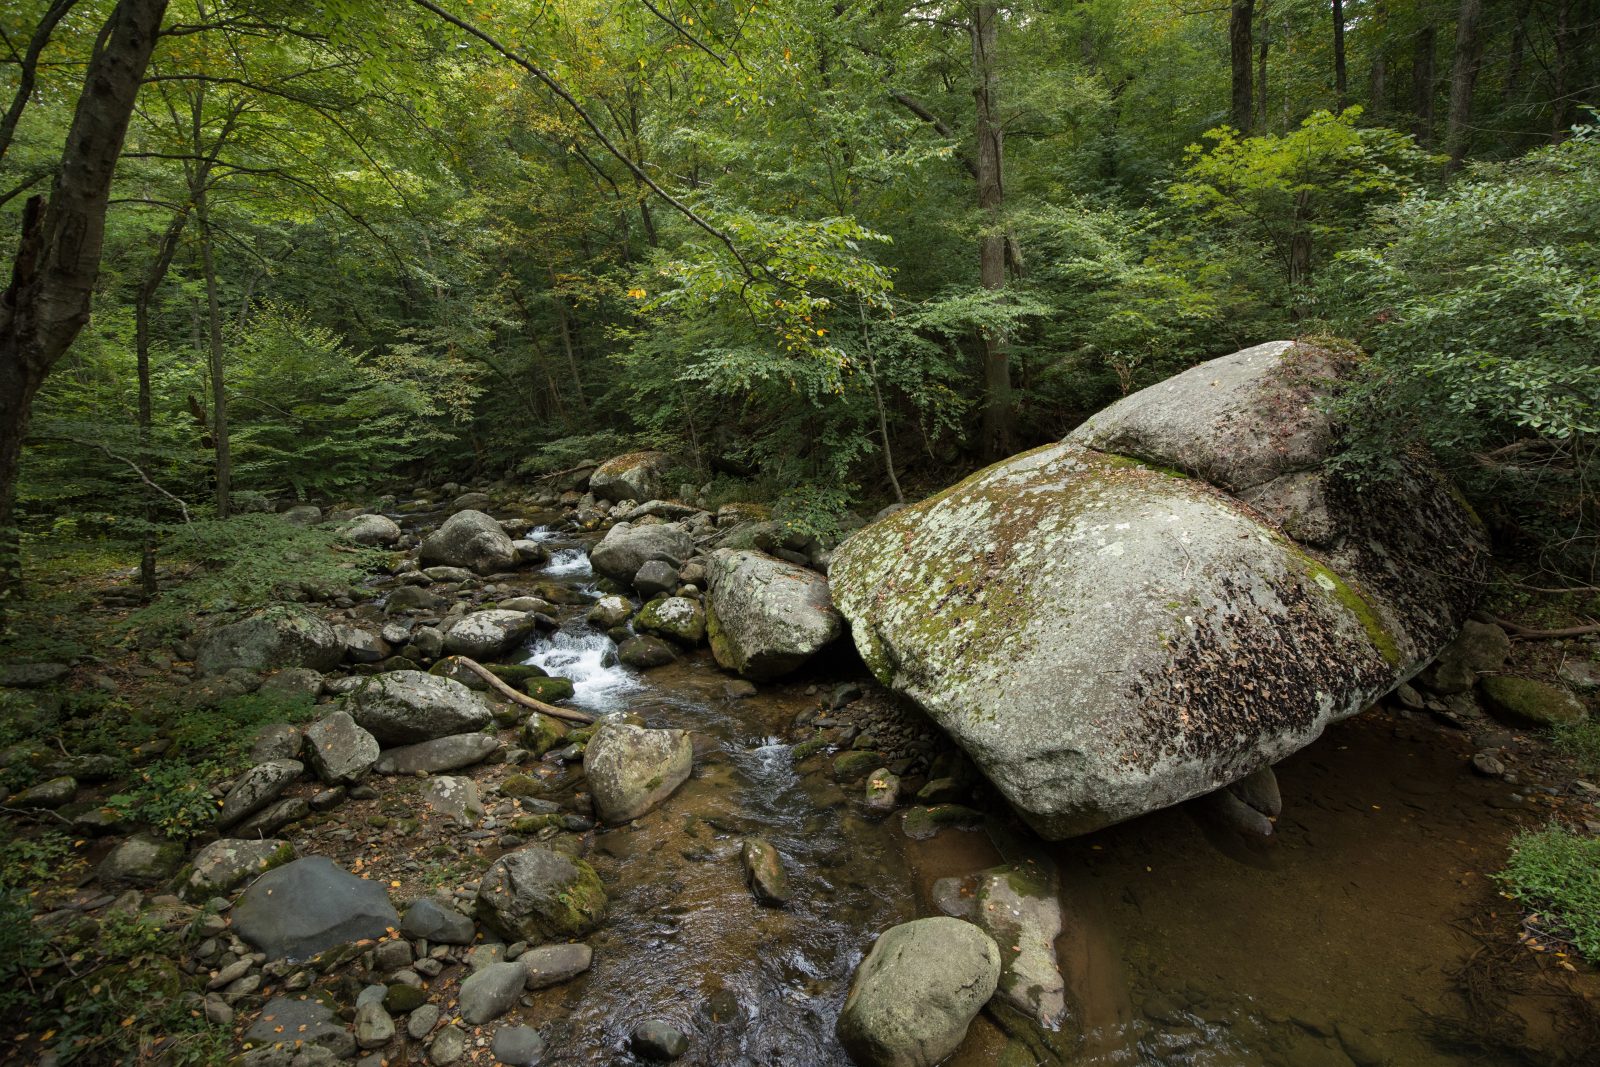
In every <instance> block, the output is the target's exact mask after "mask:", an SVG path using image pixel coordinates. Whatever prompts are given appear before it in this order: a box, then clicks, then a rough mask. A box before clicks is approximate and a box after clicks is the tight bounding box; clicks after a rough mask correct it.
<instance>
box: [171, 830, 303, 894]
mask: <svg viewBox="0 0 1600 1067" xmlns="http://www.w3.org/2000/svg"><path fill="white" fill-rule="evenodd" d="M292 859H294V846H292V845H290V844H289V842H287V841H275V840H270V839H269V840H265V841H262V840H245V839H242V838H229V837H224V838H221V839H220V840H217V841H213V842H211V843H210V844H209V845H207V846H205V847H204V848H202V849H201V850H200V851H199V852H197V853H195V856H194V859H193V860H191V861H190V864H189V869H188V873H187V874H186V875H184V876H183V878H182V879H181V880H180V886H179V892H180V893H181V894H182V895H183V897H184V899H186V900H206V899H208V898H210V897H217V896H223V895H224V894H226V893H227V892H228V891H230V890H231V889H233V888H234V887H235V886H237V885H239V884H240V883H241V882H243V881H244V880H245V879H247V878H251V877H253V876H255V875H258V874H261V873H262V872H264V871H270V870H272V869H273V868H275V867H277V866H278V865H280V864H283V863H288V862H289V861H290V860H292Z"/></svg>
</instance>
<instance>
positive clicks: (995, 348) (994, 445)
mask: <svg viewBox="0 0 1600 1067" xmlns="http://www.w3.org/2000/svg"><path fill="white" fill-rule="evenodd" d="M998 23H999V12H998V9H997V8H996V6H995V5H994V4H978V5H977V7H976V8H975V9H974V10H973V20H972V25H971V27H970V30H971V36H972V94H973V97H974V99H975V101H976V104H977V130H976V133H977V141H978V144H977V152H976V156H977V158H976V161H975V162H976V164H977V178H978V210H979V212H980V213H981V214H982V216H983V218H982V222H983V226H984V230H983V235H982V236H981V237H979V238H978V280H979V283H980V284H981V285H982V286H983V287H984V288H985V289H988V290H990V291H991V292H996V293H998V292H999V291H1001V290H1003V289H1004V288H1005V285H1006V238H1005V233H1004V232H1003V231H1002V229H1001V207H1002V206H1003V204H1004V202H1005V186H1004V184H1003V182H1002V167H1003V164H1004V132H1003V131H1002V129H1001V126H1000V114H999V103H998V95H999V94H998V91H997V86H996V84H995V81H996V73H995V49H996V44H997V36H998V30H999V25H998ZM978 347H979V350H980V351H981V352H982V355H983V385H984V402H983V426H982V432H983V441H982V449H983V454H984V455H985V456H987V457H988V458H990V459H1000V458H1002V457H1004V456H1007V455H1010V453H1011V438H1012V410H1011V359H1010V352H1009V351H1008V349H1007V345H1006V338H1005V337H1004V336H1003V335H1001V334H1000V333H999V332H998V331H996V330H980V331H979V336H978Z"/></svg>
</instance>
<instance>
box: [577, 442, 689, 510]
mask: <svg viewBox="0 0 1600 1067" xmlns="http://www.w3.org/2000/svg"><path fill="white" fill-rule="evenodd" d="M671 465H672V457H671V456H669V455H667V454H666V453H665V452H629V453H627V454H626V455H622V456H613V457H612V458H610V459H608V460H606V461H605V462H604V463H602V464H600V466H598V467H596V468H595V469H594V473H593V474H591V475H589V492H591V493H593V494H594V495H595V498H596V499H599V500H613V501H622V500H654V499H655V498H656V497H658V496H660V495H661V476H662V475H663V474H664V473H666V470H667V468H668V467H670V466H671Z"/></svg>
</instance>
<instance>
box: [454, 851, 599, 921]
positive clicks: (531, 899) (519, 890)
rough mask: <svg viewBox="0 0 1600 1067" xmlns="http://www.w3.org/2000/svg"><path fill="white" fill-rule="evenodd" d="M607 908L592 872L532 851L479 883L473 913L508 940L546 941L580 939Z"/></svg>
mask: <svg viewBox="0 0 1600 1067" xmlns="http://www.w3.org/2000/svg"><path fill="white" fill-rule="evenodd" d="M605 906H606V894H605V889H604V888H602V887H601V885H600V877H599V875H597V874H595V873H594V868H592V867H590V866H589V865H588V864H587V863H585V862H583V861H582V860H580V859H574V858H572V857H570V856H567V855H564V854H562V853H560V852H554V851H551V850H550V849H546V848H540V847H538V846H530V847H528V848H523V849H519V850H518V851H516V852H509V853H507V854H506V855H504V856H501V857H500V858H499V859H497V860H495V861H494V863H493V864H491V865H490V867H489V870H488V871H487V872H486V873H485V874H484V876H483V879H482V881H480V882H479V883H478V896H477V901H476V904H475V913H476V915H477V917H478V919H479V920H480V921H481V922H482V923H483V924H484V925H485V926H487V927H489V928H490V929H491V930H493V931H494V932H495V933H498V934H500V935H501V936H502V937H504V938H506V939H507V940H510V941H538V942H543V941H557V940H563V939H566V938H573V937H582V936H583V935H584V934H586V933H588V932H589V931H590V930H593V929H594V928H595V926H596V925H597V924H598V923H599V922H600V918H601V916H602V915H603V914H604V913H605Z"/></svg>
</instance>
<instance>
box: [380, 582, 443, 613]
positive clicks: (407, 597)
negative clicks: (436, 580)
mask: <svg viewBox="0 0 1600 1067" xmlns="http://www.w3.org/2000/svg"><path fill="white" fill-rule="evenodd" d="M444 604H445V600H444V597H442V596H439V595H438V594H437V593H430V592H428V590H426V589H424V588H422V587H421V586H420V585H402V586H401V587H400V588H398V589H396V590H394V591H393V592H391V593H390V594H389V595H388V597H386V598H385V599H384V602H383V613H384V614H385V615H397V614H399V613H400V612H402V611H438V610H439V609H440V608H442V607H444Z"/></svg>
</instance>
